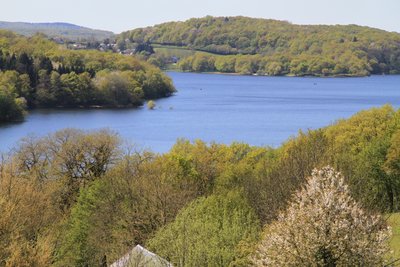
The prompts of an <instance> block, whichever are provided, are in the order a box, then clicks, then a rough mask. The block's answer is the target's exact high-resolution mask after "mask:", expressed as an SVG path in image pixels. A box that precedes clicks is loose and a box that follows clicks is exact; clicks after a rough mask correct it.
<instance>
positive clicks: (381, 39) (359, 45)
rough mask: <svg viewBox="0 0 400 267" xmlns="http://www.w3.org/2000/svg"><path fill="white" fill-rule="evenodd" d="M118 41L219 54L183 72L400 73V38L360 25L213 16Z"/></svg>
mask: <svg viewBox="0 0 400 267" xmlns="http://www.w3.org/2000/svg"><path fill="white" fill-rule="evenodd" d="M118 38H119V43H123V42H126V43H128V44H129V43H149V44H161V45H173V46H181V47H186V48H188V49H194V50H197V51H204V52H209V53H213V54H214V55H210V54H204V53H197V54H195V55H194V56H191V57H189V58H185V59H183V60H182V61H181V62H180V68H181V69H182V70H185V71H201V72H203V71H218V72H231V73H242V74H256V73H257V74H260V75H297V76H303V75H317V76H366V75H370V74H382V73H385V74H389V73H392V74H398V73H400V34H399V33H396V32H386V31H384V30H379V29H374V28H369V27H362V26H357V25H332V26H329V25H295V24H292V23H289V22H286V21H278V20H267V19H256V18H248V17H211V16H207V17H204V18H193V19H189V20H187V21H184V22H168V23H163V24H159V25H155V26H153V27H147V28H139V29H135V30H132V31H127V32H123V33H121V34H120V35H119V37H118ZM221 55H224V56H221Z"/></svg>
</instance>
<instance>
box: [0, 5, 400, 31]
mask: <svg viewBox="0 0 400 267" xmlns="http://www.w3.org/2000/svg"><path fill="white" fill-rule="evenodd" d="M399 11H400V0H380V1H376V0H273V1H272V0H196V1H193V0H131V1H129V0H64V1H59V0H0V21H22V22H69V23H73V24H77V25H81V26H86V27H90V28H94V29H103V30H110V31H113V32H115V33H120V32H122V31H126V30H130V29H134V28H138V27H145V26H152V25H154V24H159V23H163V22H167V21H177V20H186V19H188V18H192V17H204V16H206V15H212V16H236V15H242V16H249V17H257V18H270V19H279V20H286V21H289V22H292V23H295V24H358V25H364V26H370V27H375V28H380V29H384V30H387V31H396V32H400V15H399Z"/></svg>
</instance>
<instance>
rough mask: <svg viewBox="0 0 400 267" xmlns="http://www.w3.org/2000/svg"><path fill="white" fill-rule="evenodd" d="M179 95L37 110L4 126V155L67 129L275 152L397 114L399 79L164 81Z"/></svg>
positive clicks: (175, 75)
mask: <svg viewBox="0 0 400 267" xmlns="http://www.w3.org/2000/svg"><path fill="white" fill-rule="evenodd" d="M167 74H168V75H169V76H170V77H171V78H172V79H173V81H174V84H175V86H176V88H177V89H178V92H177V93H176V94H175V95H174V96H172V97H169V98H164V99H158V100H156V103H157V107H156V109H154V110H148V109H147V108H146V107H145V106H144V107H141V108H136V109H112V110H96V109H93V110H35V111H31V112H30V113H29V115H28V116H26V120H25V121H24V122H22V123H14V124H6V125H0V151H2V152H7V151H8V150H9V149H11V148H12V147H13V146H15V145H16V144H17V142H18V140H19V139H20V138H22V137H24V136H26V135H28V134H31V135H36V136H44V135H47V134H49V133H52V132H54V131H57V130H60V129H63V128H81V129H85V130H97V129H102V128H110V129H112V130H114V131H116V132H118V133H119V134H120V136H121V137H122V138H123V139H125V140H127V141H128V142H129V143H135V144H137V145H138V146H139V147H141V148H149V149H151V150H153V151H156V152H166V151H168V150H169V149H170V148H171V147H172V145H173V144H174V143H175V142H176V140H177V139H178V138H186V139H189V140H194V139H202V140H204V141H207V142H211V141H215V142H218V143H225V144H230V143H232V142H235V141H237V142H246V143H249V144H251V145H259V146H267V145H268V146H273V147H277V146H279V145H280V144H281V143H282V142H284V141H285V140H287V139H288V138H289V137H291V136H294V135H296V134H297V133H298V131H299V130H300V129H302V130H307V129H316V128H320V127H324V126H327V125H329V124H331V123H334V122H335V121H336V120H338V119H340V118H348V117H350V116H351V115H353V114H355V113H356V112H358V111H360V110H363V109H368V108H371V107H378V106H381V105H383V104H386V103H390V104H392V105H393V106H394V107H396V108H398V107H400V76H399V75H395V76H371V77H364V78H299V77H262V76H238V75H220V74H195V73H179V72H168V73H167Z"/></svg>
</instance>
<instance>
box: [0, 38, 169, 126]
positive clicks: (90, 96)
mask: <svg viewBox="0 0 400 267" xmlns="http://www.w3.org/2000/svg"><path fill="white" fill-rule="evenodd" d="M174 91H175V89H174V86H173V85H172V81H171V80H170V79H169V78H168V77H167V76H166V75H165V74H164V73H162V72H161V71H160V70H159V69H158V68H156V67H154V66H152V65H151V64H148V63H146V62H143V61H141V60H139V59H137V58H135V57H132V56H123V55H119V54H113V53H103V52H99V51H95V50H80V51H73V50H68V49H65V48H64V47H62V46H59V45H57V44H55V43H53V42H51V41H49V40H47V39H46V38H44V37H43V36H41V35H35V36H33V37H30V38H26V37H22V36H19V35H15V34H13V33H11V32H7V31H0V122H5V121H15V120H21V119H22V118H23V115H24V112H25V110H26V108H36V107H44V108H50V107H91V106H105V107H127V106H138V105H141V104H142V103H143V101H144V100H145V99H152V98H158V97H165V96H169V95H171V94H172V93H173V92H174Z"/></svg>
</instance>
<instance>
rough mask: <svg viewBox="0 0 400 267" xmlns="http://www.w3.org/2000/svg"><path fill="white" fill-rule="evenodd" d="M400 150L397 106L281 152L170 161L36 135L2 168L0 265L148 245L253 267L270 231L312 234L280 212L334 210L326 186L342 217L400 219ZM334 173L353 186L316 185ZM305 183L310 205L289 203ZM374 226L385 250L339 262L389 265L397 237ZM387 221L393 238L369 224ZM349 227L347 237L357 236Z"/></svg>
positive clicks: (71, 133) (228, 148)
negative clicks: (383, 259) (386, 257)
mask: <svg viewBox="0 0 400 267" xmlns="http://www.w3.org/2000/svg"><path fill="white" fill-rule="evenodd" d="M399 148H400V110H395V109H393V108H392V107H391V106H383V107H381V108H373V109H370V110H366V111H361V112H359V113H358V114H356V115H354V116H353V117H351V118H349V119H347V120H340V121H338V122H336V123H335V124H333V125H331V126H328V127H326V128H322V129H318V130H310V131H308V132H299V134H298V135H297V137H293V138H291V139H289V140H288V141H287V142H285V143H284V144H283V145H282V146H281V147H279V148H277V149H273V148H269V147H252V146H249V145H247V144H244V143H233V144H231V145H223V144H215V143H211V144H206V143H204V142H202V141H195V142H194V143H190V142H189V141H186V140H179V141H178V142H177V143H176V144H175V146H174V147H173V148H172V149H171V150H170V151H169V152H168V153H165V154H156V153H152V152H150V151H146V150H141V151H139V150H136V149H135V147H127V146H125V145H122V141H121V140H120V138H119V137H118V135H117V134H115V133H113V132H110V131H107V130H103V131H99V132H82V131H79V130H73V129H66V130H63V131H60V132H57V133H54V134H51V135H49V136H47V137H43V138H34V137H27V138H25V139H23V140H21V142H20V143H19V145H18V146H17V147H16V148H15V149H14V150H13V152H12V153H11V154H10V155H8V156H4V157H3V158H2V161H1V162H0V210H1V211H2V214H1V216H0V229H1V231H0V265H2V266H3V265H5V266H49V265H53V266H106V265H107V264H110V263H112V262H113V261H115V260H116V259H118V258H120V257H121V256H122V255H124V254H125V253H126V251H128V250H129V249H130V248H132V247H133V246H135V245H136V244H138V243H139V244H142V245H144V246H146V247H148V248H149V249H151V250H152V251H154V252H155V253H157V254H159V255H160V256H162V257H164V258H165V259H168V260H169V261H171V262H172V264H174V266H249V265H251V262H253V263H254V261H253V260H252V259H254V257H255V256H254V254H256V251H260V249H257V247H259V246H260V248H262V249H272V250H273V249H274V247H271V246H270V247H269V248H268V244H267V245H266V247H265V246H264V247H263V245H259V243H260V242H261V244H264V242H266V239H264V237H265V236H266V235H269V236H272V237H274V236H275V237H277V233H279V230H280V229H285V228H279V227H283V226H281V225H282V223H283V224H285V223H286V224H289V223H290V222H292V223H293V225H292V226H293V227H296V226H297V228H295V229H297V230H296V232H299V231H300V232H301V233H302V237H301V238H302V239H301V240H304V238H307V236H308V235H310V233H311V232H310V231H309V228H304V229H301V227H300V226H301V225H302V224H300V223H299V222H302V220H295V219H293V220H292V221H290V220H285V221H282V217H280V215H279V214H280V211H282V210H284V209H285V208H286V207H288V214H291V213H290V212H294V213H295V212H304V213H305V214H306V217H304V216H303V217H302V218H303V221H304V220H308V221H309V222H310V220H311V226H313V225H314V224H315V221H314V220H312V219H310V217H307V216H310V215H311V214H312V213H313V212H315V211H317V210H315V209H311V210H306V209H305V207H308V206H307V205H309V204H310V203H311V204H312V203H316V204H318V203H325V201H322V202H318V201H315V196H316V194H321V192H322V193H323V192H325V191H321V190H325V188H328V189H330V188H331V187H332V188H333V189H335V188H337V190H339V191H337V192H339V193H337V194H339V195H340V194H341V195H343V198H342V199H344V200H343V202H338V203H342V204H338V203H335V204H334V205H330V203H331V202H330V201H326V203H327V204H326V205H328V206H330V207H341V208H343V207H347V206H348V207H349V212H350V213H348V215H346V216H347V217H346V216H345V217H340V218H341V220H342V219H346V218H348V216H350V217H351V216H352V215H353V214H355V213H357V214H360V216H367V215H368V214H369V213H375V212H378V213H385V214H386V213H391V212H398V211H400V190H399V188H400V162H399V159H400V150H399ZM326 165H330V166H332V167H333V168H334V169H335V170H337V171H340V172H341V173H342V174H343V177H345V178H344V179H345V180H344V182H345V183H346V184H347V185H348V187H347V185H344V184H343V181H342V180H340V179H342V178H340V179H339V180H338V182H336V180H332V179H333V178H335V177H337V176H338V174H335V173H334V172H333V171H332V170H331V169H330V168H325V169H322V170H321V171H319V172H315V171H314V172H313V176H312V178H311V179H310V180H307V178H308V177H309V176H310V175H311V173H312V170H313V169H314V168H322V167H323V166H326ZM321 177H322V178H321ZM316 179H317V180H316ZM318 179H319V180H318ZM306 181H308V182H307V183H308V185H307V186H306V187H304V189H302V190H303V191H301V192H300V193H302V194H305V193H307V192H308V194H309V196H310V197H311V199H307V197H304V198H303V197H302V195H301V194H300V193H299V194H298V195H297V198H301V199H300V200H299V201H300V202H299V203H298V204H296V202H295V203H294V204H290V205H289V206H288V203H289V201H290V200H291V199H292V194H293V193H294V192H295V191H297V190H299V189H301V188H303V186H304V184H305V183H306ZM315 181H322V182H323V181H325V182H323V183H325V184H323V183H322V184H319V183H316V182H315ZM314 187H317V188H316V189H315V188H314ZM313 188H314V189H313ZM305 190H306V191H305ZM307 190H308V191H307ZM313 190H314V191H313ZM348 190H349V192H350V193H349V194H351V197H352V198H354V199H355V200H356V201H357V202H358V203H360V204H354V203H353V202H352V200H350V197H349V196H347V194H348V193H347V191H348ZM328 192H331V194H332V191H328ZM335 192H336V191H335ZM329 195H330V194H328V193H327V194H323V196H322V197H327V196H328V197H329ZM313 199H314V200H313ZM327 200H329V198H328V199H327ZM339 200H340V199H339ZM339 200H336V201H339ZM302 201H303V202H302ZM304 201H306V203H308V204H304ZM296 205H297V206H296ZM346 205H347V206H346ZM360 207H362V208H363V209H365V210H366V212H362V211H360ZM332 214H333V213H331V216H332ZM323 215H324V216H325V215H326V214H325V213H324V214H323ZM328 215H329V214H328ZM328 215H326V216H328ZM334 216H338V215H334ZM293 218H297V217H293ZM307 218H308V219H307ZM335 218H338V217H335ZM371 218H372V219H370V221H366V222H367V223H364V221H361V222H362V223H361V224H357V226H356V227H358V228H357V229H361V228H362V229H365V231H367V232H368V233H367V239H365V236H363V237H362V238H361V239H359V241H360V242H362V243H360V244H361V248H367V247H368V246H370V245H373V244H375V243H368V242H370V241H371V240H372V239H373V238H375V239H377V240H378V241H379V242H380V243H379V245H377V246H375V247H374V248H371V247H368V249H370V250H368V251H371V252H368V253H367V254H366V256H365V257H364V254H357V253H355V252H354V251H353V252H352V256H351V257H353V258H352V259H351V257H349V256H346V255H348V254H345V252H346V251H344V252H341V255H345V256H343V257H342V259H340V261H339V259H336V258H335V261H336V262H337V263H338V264H339V263H340V264H341V265H340V264H339V265H337V266H378V265H374V264H371V262H374V263H378V260H379V259H378V258H376V257H375V258H374V254H373V252H374V251H376V249H381V250H380V253H383V252H384V251H386V250H385V246H387V244H388V240H387V238H386V232H385V233H384V232H382V231H384V227H383V226H379V225H380V223H383V224H384V222H382V221H380V220H378V219H376V218H377V217H371ZM335 220H336V219H335ZM346 220H347V219H346ZM319 221H320V222H323V221H326V222H328V223H331V222H332V223H333V221H330V220H319ZM350 223H357V221H353V222H350ZM377 225H378V226H379V227H380V228H379V229H380V231H381V232H382V234H379V235H374V236H371V231H370V228H368V227H373V226H377ZM286 226H287V225H286ZM349 227H350V226H348V225H344V231H346V230H345V229H353V228H354V227H353V226H352V227H353V228H349ZM382 227H383V228H382ZM324 229H326V228H324ZM271 231H272V233H271ZM273 231H275V232H273ZM302 231H304V232H302ZM357 231H358V230H357ZM357 231H354V233H358V232H357ZM289 233H290V232H289ZM354 233H348V234H349V235H347V232H346V235H345V236H344V238H345V239H346V240H347V241H346V242H348V241H349V240H350V241H349V242H348V245H349V246H351V245H352V244H358V243H357V242H356V241H357V240H356V239H355V238H356V236H355V235H354ZM293 234H295V233H293ZM318 235H319V234H318ZM272 237H271V238H272ZM278 237H279V236H278ZM335 238H337V237H335ZM349 238H350V239H349ZM363 238H364V239H363ZM290 239H291V240H293V239H292V238H290ZM263 240H264V241H263ZM277 240H278V241H279V240H281V241H282V239H277ZM330 241H332V240H330ZM330 241H329V242H330ZM371 242H372V241H371ZM329 244H331V243H329ZM385 244H386V245H385ZM289 248H290V247H289ZM316 249H317V250H316V252H315V253H316V254H315V255H314V256H315V257H316V256H318V255H319V256H318V257H321V258H320V259H321V262H324V261H325V260H329V259H331V260H332V258H331V256H332V254H330V253H331V252H332V251H334V250H335V247H329V246H328V247H323V248H322V250H321V249H320V248H318V247H317V248H316ZM354 249H360V247H358V248H354ZM392 249H397V250H398V248H393V247H392ZM275 250H276V247H275ZM283 251H284V250H283V247H282V250H279V251H275V253H277V254H276V256H277V257H279V256H281V255H284V254H283ZM310 251H312V250H310V249H309V250H307V253H308V252H310ZM366 251H367V250H366V249H364V252H366ZM314 256H313V257H314ZM293 257H294V256H293V255H291V256H290V257H289V256H287V258H286V259H288V260H289V259H291V258H293ZM354 257H356V258H355V259H354ZM350 259H351V260H354V261H351V262H350ZM265 260H266V261H267V262H269V261H268V260H270V259H265ZM368 260H370V261H368ZM261 261H262V259H261ZM276 262H279V261H275V263H276ZM293 262H296V261H293ZM360 262H361V263H362V262H363V263H366V262H367V263H368V262H369V263H368V264H360ZM356 263H357V264H356ZM346 264H350V265H346ZM352 264H354V265H352ZM257 265H258V266H260V265H261V266H262V264H257ZM267 265H268V264H267ZM268 266H282V265H279V264H275V265H274V264H272V265H268ZM293 266H299V265H296V264H294V265H293ZM310 266H311V265H310ZM312 266H314V265H312ZM315 266H335V265H315Z"/></svg>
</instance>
